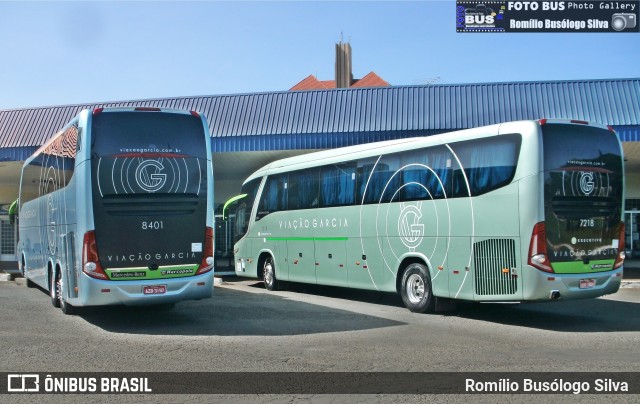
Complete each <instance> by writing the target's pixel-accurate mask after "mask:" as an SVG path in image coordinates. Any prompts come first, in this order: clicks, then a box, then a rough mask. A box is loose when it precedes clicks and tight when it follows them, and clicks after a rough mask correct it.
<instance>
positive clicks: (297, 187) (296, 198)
mask: <svg viewBox="0 0 640 404" xmlns="http://www.w3.org/2000/svg"><path fill="white" fill-rule="evenodd" d="M319 191H320V190H319V188H318V170H317V169H315V168H312V169H309V170H302V171H294V172H291V173H289V203H288V206H287V209H288V210H295V209H313V208H317V207H318V198H319Z"/></svg>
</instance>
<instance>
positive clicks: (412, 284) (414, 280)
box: [406, 274, 425, 304]
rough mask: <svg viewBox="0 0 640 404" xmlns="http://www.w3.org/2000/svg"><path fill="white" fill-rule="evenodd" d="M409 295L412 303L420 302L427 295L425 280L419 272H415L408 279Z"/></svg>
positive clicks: (407, 288)
mask: <svg viewBox="0 0 640 404" xmlns="http://www.w3.org/2000/svg"><path fill="white" fill-rule="evenodd" d="M406 290H407V296H408V297H409V301H410V302H411V303H414V304H415V303H419V302H420V301H421V300H422V299H423V298H424V295H425V288H424V280H423V279H422V277H421V276H420V275H418V274H413V275H411V276H409V279H407V286H406Z"/></svg>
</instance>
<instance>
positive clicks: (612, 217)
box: [542, 124, 624, 269]
mask: <svg viewBox="0 0 640 404" xmlns="http://www.w3.org/2000/svg"><path fill="white" fill-rule="evenodd" d="M542 139H543V155H544V200H545V208H544V209H545V222H546V228H547V243H548V245H549V249H548V250H549V258H550V260H551V262H552V263H555V262H562V261H564V262H570V261H582V262H587V261H588V260H596V259H597V260H604V259H613V258H614V257H615V256H616V254H617V247H618V243H619V242H620V240H619V233H618V226H619V224H620V217H621V215H622V202H623V201H622V192H623V183H624V179H623V176H622V164H623V159H622V155H621V152H620V144H619V142H618V139H617V138H616V135H615V134H614V133H612V132H610V131H608V130H606V129H601V128H594V127H591V126H585V125H569V124H546V125H542ZM549 229H553V231H549ZM601 265H604V264H601ZM592 269H597V268H595V267H592ZM608 269H611V266H609V268H608Z"/></svg>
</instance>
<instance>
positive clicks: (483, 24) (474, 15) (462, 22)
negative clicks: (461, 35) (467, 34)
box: [456, 3, 505, 29]
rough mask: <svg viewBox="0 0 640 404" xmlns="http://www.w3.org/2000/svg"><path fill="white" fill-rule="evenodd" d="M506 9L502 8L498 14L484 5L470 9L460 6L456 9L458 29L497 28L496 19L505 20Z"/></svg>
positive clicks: (477, 5)
mask: <svg viewBox="0 0 640 404" xmlns="http://www.w3.org/2000/svg"><path fill="white" fill-rule="evenodd" d="M504 9H505V7H504V6H502V7H501V8H500V10H498V12H496V11H494V10H493V9H492V8H490V7H488V6H487V5H486V4H484V3H480V4H476V5H475V6H472V7H469V8H467V7H465V6H462V5H459V6H457V8H456V28H459V29H464V28H495V23H496V19H498V20H501V19H503V14H504Z"/></svg>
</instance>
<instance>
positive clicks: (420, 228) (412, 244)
mask: <svg viewBox="0 0 640 404" xmlns="http://www.w3.org/2000/svg"><path fill="white" fill-rule="evenodd" d="M421 205H422V203H420V202H418V204H417V205H409V204H404V203H402V204H400V217H399V219H398V234H400V239H401V240H402V243H403V244H404V245H405V246H407V248H409V250H411V251H415V249H416V247H418V246H419V245H420V243H422V238H423V237H424V224H422V223H420V219H421V218H422V213H421V212H420V207H421Z"/></svg>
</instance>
